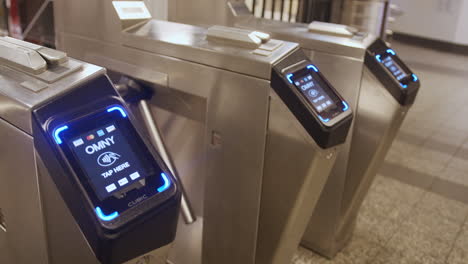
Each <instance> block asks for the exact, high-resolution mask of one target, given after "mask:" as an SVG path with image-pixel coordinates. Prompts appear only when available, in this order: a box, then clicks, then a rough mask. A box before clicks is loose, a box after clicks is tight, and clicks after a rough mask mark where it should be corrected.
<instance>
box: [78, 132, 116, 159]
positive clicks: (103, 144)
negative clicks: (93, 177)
mask: <svg viewBox="0 0 468 264" xmlns="http://www.w3.org/2000/svg"><path fill="white" fill-rule="evenodd" d="M114 144H115V142H114V136H111V137H108V138H106V139H104V140H99V141H98V142H97V143H94V144H92V145H89V146H87V147H86V148H85V151H86V153H88V154H90V155H91V154H94V152H96V151H100V150H102V149H105V148H107V147H109V146H111V145H114Z"/></svg>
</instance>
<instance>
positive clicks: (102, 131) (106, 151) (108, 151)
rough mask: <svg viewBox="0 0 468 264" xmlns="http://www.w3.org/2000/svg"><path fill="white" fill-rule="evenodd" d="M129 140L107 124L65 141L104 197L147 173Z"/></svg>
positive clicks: (91, 181)
mask: <svg viewBox="0 0 468 264" xmlns="http://www.w3.org/2000/svg"><path fill="white" fill-rule="evenodd" d="M129 140H131V139H129V138H127V137H125V136H124V135H123V133H122V131H121V129H120V128H119V126H118V124H117V123H108V124H105V125H103V126H100V127H98V128H96V129H93V130H91V131H88V132H86V133H83V134H81V135H79V136H78V137H74V138H71V140H68V141H66V143H67V145H68V147H69V148H70V149H71V150H72V152H73V154H74V155H75V156H76V157H77V160H78V163H79V165H80V166H81V167H82V168H83V170H84V171H85V174H86V176H87V177H88V179H89V182H90V183H91V186H92V187H93V188H94V190H95V192H96V194H97V196H98V197H99V198H100V199H101V200H102V199H105V198H107V197H109V196H111V195H113V194H114V193H116V192H119V191H123V190H124V189H128V187H129V186H131V185H132V184H133V183H135V182H137V181H140V180H142V179H143V178H144V177H145V176H146V175H144V170H143V166H142V164H141V162H140V160H139V159H138V157H137V155H136V154H135V152H134V150H133V149H132V147H131V146H130V142H129Z"/></svg>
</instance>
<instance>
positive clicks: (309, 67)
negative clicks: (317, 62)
mask: <svg viewBox="0 0 468 264" xmlns="http://www.w3.org/2000/svg"><path fill="white" fill-rule="evenodd" d="M307 69H312V70H314V71H315V72H319V70H318V69H317V67H315V66H314V65H312V64H311V65H307Z"/></svg>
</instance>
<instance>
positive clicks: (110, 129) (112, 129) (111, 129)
mask: <svg viewBox="0 0 468 264" xmlns="http://www.w3.org/2000/svg"><path fill="white" fill-rule="evenodd" d="M106 130H107V133H110V132H112V131H114V130H115V126H114V125H112V126H108V127H106Z"/></svg>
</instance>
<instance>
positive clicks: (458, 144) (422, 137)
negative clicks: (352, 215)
mask: <svg viewBox="0 0 468 264" xmlns="http://www.w3.org/2000/svg"><path fill="white" fill-rule="evenodd" d="M393 48H394V49H396V50H397V51H398V52H399V54H400V56H401V57H402V58H404V59H405V61H406V62H407V63H408V64H409V65H410V67H412V69H413V70H414V71H415V72H416V73H417V74H418V75H419V76H420V78H421V80H422V88H421V90H420V92H419V95H418V98H417V101H416V103H415V104H414V106H413V107H412V109H411V111H410V112H409V114H408V116H407V118H406V120H405V122H404V124H403V126H402V128H401V131H400V133H399V135H398V137H397V139H396V141H395V142H394V144H393V146H392V148H391V149H390V152H389V153H388V155H387V158H386V161H385V163H384V164H383V166H382V168H381V170H380V173H379V175H378V176H377V178H376V180H375V182H374V184H373V186H372V188H371V190H370V192H369V194H368V196H367V198H366V200H365V202H364V204H363V207H362V210H361V212H360V215H359V218H358V224H357V228H356V231H355V234H354V237H353V240H352V241H351V243H350V244H349V245H348V246H347V247H346V248H345V249H344V250H343V252H341V253H340V254H339V255H338V256H337V257H336V258H335V259H334V260H333V261H330V260H325V259H323V258H321V257H319V256H317V255H316V254H314V253H312V252H310V251H308V250H306V249H304V248H299V249H298V252H297V254H296V256H295V257H294V260H293V263H294V264H322V263H329V264H332V263H336V264H338V263H339V264H361V263H362V264H364V263H372V264H380V263H382V264H383V263H385V264H392V263H398V264H402V263H408V264H409V263H411V264H423V263H424V264H426V263H427V264H432V263H434V264H442V263H446V264H468V103H467V102H468V57H466V56H460V55H454V54H449V53H443V52H437V51H433V50H429V49H423V48H419V47H414V46H408V45H404V44H401V43H394V44H393Z"/></svg>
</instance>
